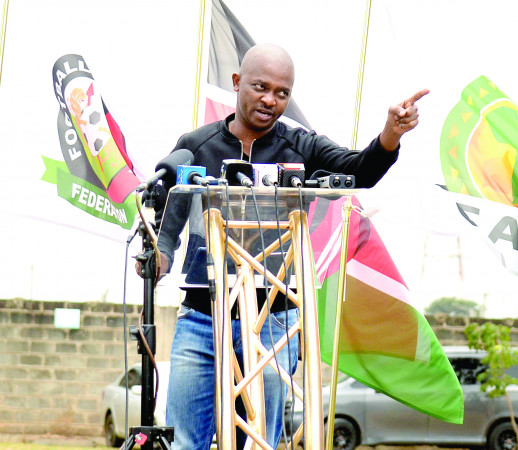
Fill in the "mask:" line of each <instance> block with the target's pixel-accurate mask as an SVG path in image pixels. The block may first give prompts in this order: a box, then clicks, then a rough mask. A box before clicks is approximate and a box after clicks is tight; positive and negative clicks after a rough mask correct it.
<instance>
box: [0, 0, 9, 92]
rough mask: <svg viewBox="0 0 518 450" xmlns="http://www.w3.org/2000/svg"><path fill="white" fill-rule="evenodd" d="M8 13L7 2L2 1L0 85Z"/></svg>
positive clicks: (5, 0) (0, 81)
mask: <svg viewBox="0 0 518 450" xmlns="http://www.w3.org/2000/svg"><path fill="white" fill-rule="evenodd" d="M8 11H9V0H4V8H3V13H2V31H1V33H2V34H1V35H0V84H1V83H2V73H3V67H4V51H5V34H6V31H7V12H8Z"/></svg>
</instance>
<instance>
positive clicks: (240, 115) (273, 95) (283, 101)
mask: <svg viewBox="0 0 518 450" xmlns="http://www.w3.org/2000/svg"><path fill="white" fill-rule="evenodd" d="M233 81H234V90H235V91H236V92H237V93H238V94H237V95H238V101H237V110H236V120H238V121H240V122H241V123H242V125H244V126H245V127H247V128H249V129H251V130H253V131H255V132H268V131H269V130H270V129H271V128H272V127H273V126H274V125H275V122H276V121H277V119H278V118H279V117H280V116H281V115H282V114H283V113H284V111H285V109H286V108H287V107H288V103H289V100H290V96H291V89H292V86H293V70H292V69H291V68H290V67H289V66H286V65H285V64H281V63H276V62H268V61H262V62H259V61H258V62H257V64H253V65H252V66H251V67H248V68H247V70H246V71H244V72H242V73H241V74H240V75H237V74H234V76H233Z"/></svg>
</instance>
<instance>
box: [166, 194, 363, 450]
mask: <svg viewBox="0 0 518 450" xmlns="http://www.w3.org/2000/svg"><path fill="white" fill-rule="evenodd" d="M175 190H176V191H177V193H180V192H183V193H190V194H193V195H201V196H202V198H203V209H204V212H203V217H204V221H205V231H206V241H207V249H208V254H209V255H210V256H209V258H212V260H213V262H214V265H213V274H211V277H210V278H213V280H214V282H215V298H214V301H213V302H212V317H213V328H214V336H215V339H214V346H215V347H214V348H215V367H216V368H217V369H216V370H215V377H216V380H215V386H216V392H215V396H216V397H215V398H216V425H217V442H218V448H219V449H224V450H235V448H236V440H235V430H236V426H238V427H240V428H241V429H242V430H243V431H244V432H245V433H246V434H247V435H248V440H249V441H250V440H251V441H250V442H247V447H246V448H252V449H259V448H263V449H272V447H271V446H270V445H269V444H268V443H267V442H266V425H265V414H266V412H265V408H264V385H263V377H262V371H263V370H264V368H265V367H266V366H267V365H270V366H271V367H272V368H273V369H274V370H275V371H276V372H277V373H279V370H278V367H277V365H276V364H275V361H274V351H273V350H267V349H266V347H265V346H264V345H263V344H262V343H261V340H260V331H261V328H262V327H263V325H265V322H266V320H267V316H268V305H267V302H269V305H270V308H271V306H272V304H273V302H274V301H275V297H276V295H277V294H278V293H281V294H283V295H284V296H286V295H287V297H288V298H289V300H291V301H292V302H293V303H294V304H295V305H296V306H297V308H298V309H299V320H298V321H297V323H295V324H294V325H293V326H292V327H291V328H290V329H289V330H288V332H287V335H284V336H283V338H281V339H280V340H279V341H278V342H277V343H275V344H274V349H275V352H279V351H280V350H281V349H282V348H283V347H284V346H286V345H287V343H288V336H289V339H290V340H291V338H293V337H294V336H296V335H297V333H299V334H300V342H301V354H302V355H305V358H303V361H302V364H303V365H304V367H303V370H304V373H305V376H304V383H303V386H302V387H300V386H299V385H297V384H296V383H294V382H293V381H292V379H291V375H290V374H288V373H286V372H285V371H284V370H283V369H282V367H281V368H280V377H281V378H282V380H283V381H284V382H285V383H286V384H287V386H289V387H291V386H292V385H293V386H294V389H293V390H294V394H295V395H296V396H297V397H299V398H300V399H301V400H302V399H303V400H304V403H305V409H304V424H303V425H301V426H300V427H299V429H298V430H297V431H296V432H295V433H294V435H293V436H292V437H293V445H297V443H298V442H299V441H300V439H301V437H302V434H303V432H304V441H305V446H306V448H311V449H323V448H324V420H323V410H322V390H321V388H322V382H321V372H320V340H319V328H318V318H317V304H316V292H315V288H316V286H315V277H314V266H313V258H312V250H311V242H310V236H309V228H308V219H307V213H306V211H305V210H306V209H307V206H308V205H309V203H310V202H311V201H314V200H316V198H318V197H324V198H326V197H327V198H333V199H337V198H340V197H342V196H350V195H352V194H353V193H355V191H352V190H333V189H307V188H304V189H301V190H300V191H299V190H298V189H294V188H278V190H277V194H278V196H277V198H278V199H281V209H282V214H280V216H281V217H279V215H278V213H279V209H278V208H279V204H277V203H276V205H275V214H274V216H273V217H272V212H273V204H274V197H275V196H274V194H275V191H274V188H271V187H270V188H254V195H252V193H251V190H250V189H249V188H242V187H234V186H228V187H225V186H218V187H212V186H211V187H210V188H209V189H208V190H207V189H205V188H200V187H199V186H198V187H197V186H175V188H173V191H175ZM301 201H302V204H303V205H306V207H304V206H303V207H302V208H301ZM258 204H259V208H261V209H259V208H258ZM252 206H253V207H254V209H253V211H252V212H251V209H252V208H251V207H252ZM231 208H234V209H233V211H234V213H231V212H230V211H231ZM263 212H265V218H264V219H263V217H259V218H258V217H257V214H258V213H259V215H260V216H262V213H263ZM224 213H225V214H226V215H227V217H225V218H224ZM258 219H259V220H258ZM344 219H346V221H348V218H344ZM279 229H281V230H282V233H281V234H282V236H281V238H280V240H279V239H278V238H277V239H275V240H273V241H272V242H270V243H269V244H268V245H267V246H265V248H263V249H262V250H261V251H259V252H256V254H255V256H254V255H252V254H251V253H250V252H249V251H248V247H249V246H250V245H249V244H250V242H253V241H254V240H255V241H257V239H258V236H259V233H265V231H267V230H277V232H278V230H279ZM281 242H282V244H283V246H284V244H286V245H287V251H286V252H285V259H284V261H285V265H284V264H281V265H280V267H279V268H278V270H277V272H276V273H275V274H274V273H272V272H270V271H269V270H268V268H267V269H266V273H265V266H264V261H263V257H264V256H266V258H267V259H268V257H269V256H270V255H272V254H273V253H274V252H277V251H278V250H279V247H280V246H281V244H280V243H281ZM227 255H228V256H229V257H230V258H231V260H232V261H233V262H234V264H235V267H236V274H235V279H233V281H232V283H229V281H230V280H229V274H228V273H227V269H226V267H227V265H226V264H225V258H226V256H227ZM290 265H293V273H294V278H295V281H296V283H295V285H296V292H294V290H293V289H291V288H290V287H289V283H288V282H287V281H286V280H285V277H286V270H285V267H289V266H290ZM267 267H268V265H267ZM210 270H211V271H212V268H211V269H210ZM255 273H258V274H259V275H260V276H262V277H263V278H264V277H266V279H267V282H268V285H269V286H270V289H269V291H268V292H269V295H268V299H267V302H265V303H264V305H263V307H262V309H261V311H259V310H258V307H257V298H256V287H257V286H256V280H255ZM236 302H237V303H238V307H239V314H240V320H241V339H242V344H243V354H244V357H243V359H244V361H243V366H244V370H243V372H242V371H241V369H240V367H239V365H238V362H237V358H236V356H235V353H234V349H233V345H232V326H231V315H230V311H231V309H232V307H233V306H234V304H235V303H236ZM338 303H341V302H338ZM335 383H336V381H335ZM239 396H241V397H242V400H243V404H244V406H245V409H246V415H247V420H246V421H245V420H243V418H241V417H240V416H239V415H238V414H237V413H236V409H235V401H236V399H237V398H238V397H239ZM303 426H304V428H303ZM328 434H329V433H328ZM328 439H329V436H328ZM331 440H332V435H331ZM248 444H251V445H248ZM331 448H332V447H331ZM272 450H274V449H272Z"/></svg>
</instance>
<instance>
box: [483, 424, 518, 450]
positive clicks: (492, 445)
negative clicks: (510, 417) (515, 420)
mask: <svg viewBox="0 0 518 450" xmlns="http://www.w3.org/2000/svg"><path fill="white" fill-rule="evenodd" d="M515 448H516V433H515V432H514V430H513V426H512V425H511V422H502V423H500V424H498V425H497V426H496V427H495V428H494V430H493V431H492V432H491V434H490V436H489V449H490V450H513V449H515Z"/></svg>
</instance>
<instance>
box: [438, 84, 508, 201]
mask: <svg viewBox="0 0 518 450" xmlns="http://www.w3.org/2000/svg"><path fill="white" fill-rule="evenodd" d="M517 153H518V107H517V106H516V105H515V104H514V103H513V102H512V101H511V100H510V99H509V98H508V97H507V96H506V95H505V94H504V93H503V92H502V91H500V90H499V89H498V88H497V87H496V86H495V85H494V84H493V83H492V82H491V81H490V80H488V79H487V78H486V77H484V76H481V77H479V78H478V79H476V80H475V81H473V82H472V83H470V84H469V85H468V86H467V87H466V88H465V89H464V90H463V91H462V96H461V100H460V101H459V103H457V105H456V106H455V107H454V108H453V109H452V111H451V112H450V114H449V115H448V117H447V118H446V121H445V123H444V126H443V129H442V133H441V166H442V171H443V174H444V179H445V181H446V185H447V187H448V190H449V191H452V192H457V193H461V194H467V195H471V196H474V197H480V198H486V199H488V200H492V201H495V202H498V203H502V204H505V205H512V206H518V158H517Z"/></svg>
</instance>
